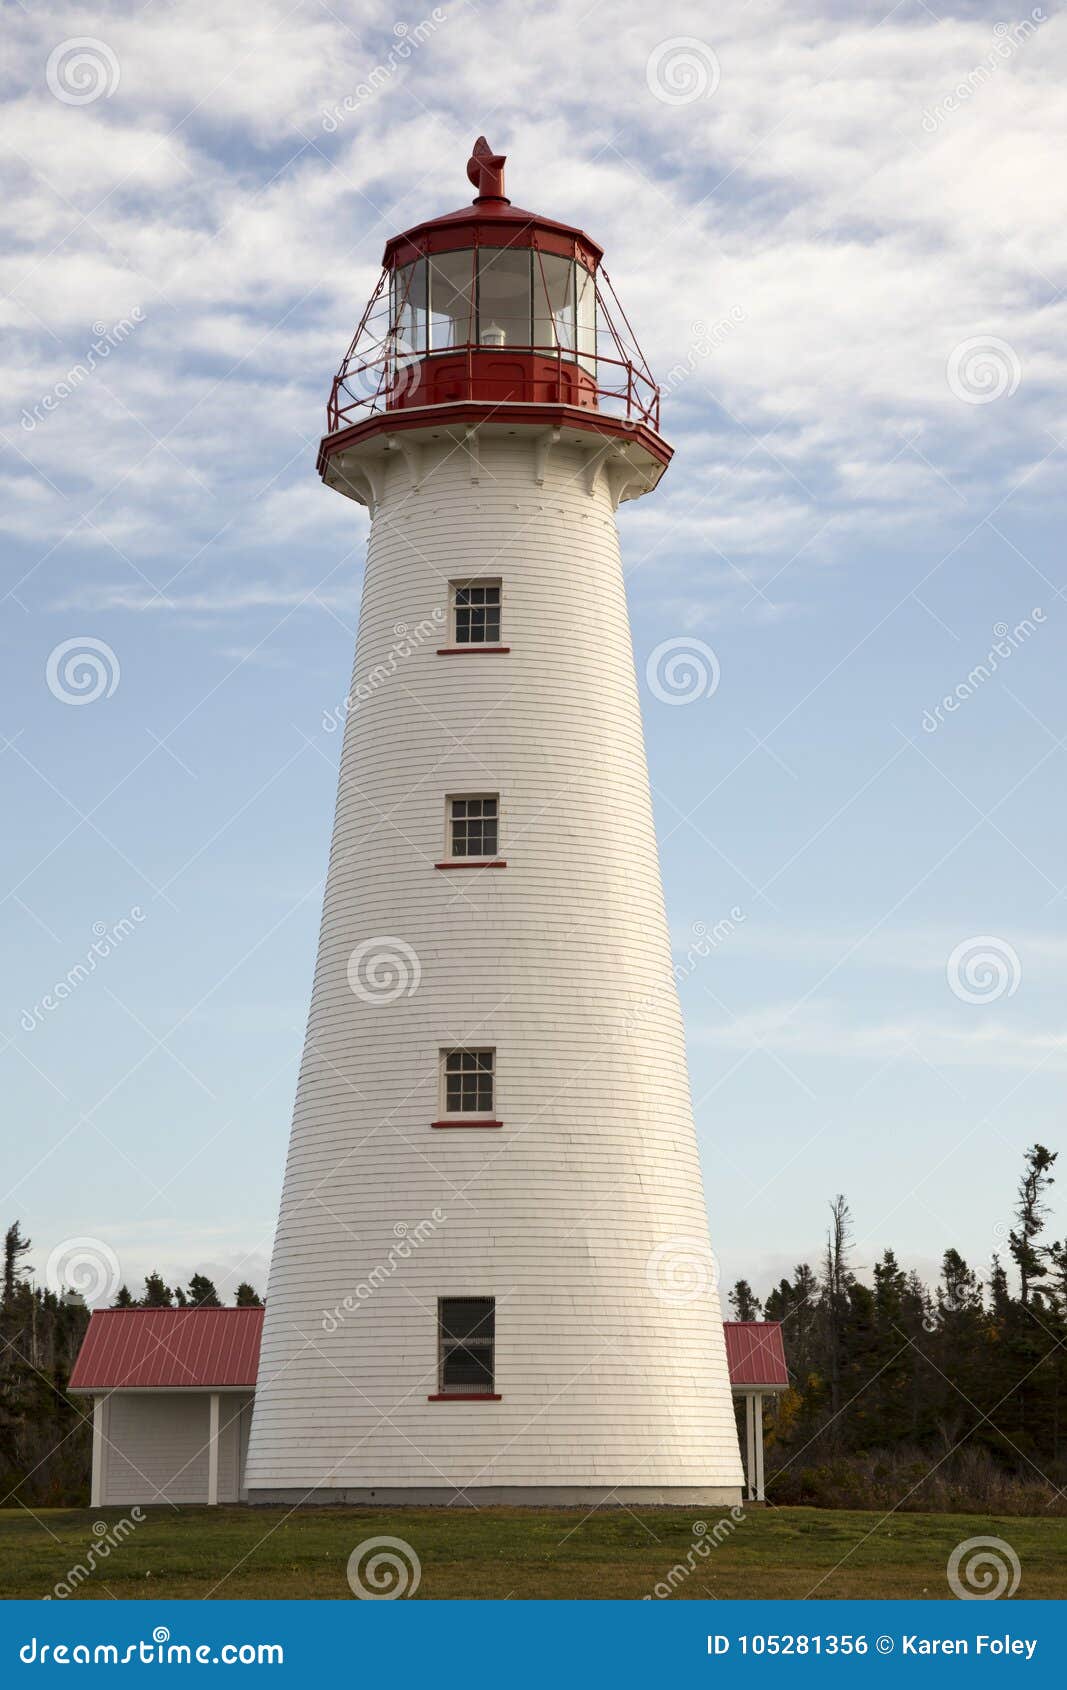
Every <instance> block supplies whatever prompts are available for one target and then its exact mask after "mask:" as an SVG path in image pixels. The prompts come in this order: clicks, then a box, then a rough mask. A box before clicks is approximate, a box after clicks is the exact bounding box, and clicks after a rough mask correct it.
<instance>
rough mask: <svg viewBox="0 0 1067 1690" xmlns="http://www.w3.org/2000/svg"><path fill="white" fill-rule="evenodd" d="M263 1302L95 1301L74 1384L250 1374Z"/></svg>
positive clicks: (105, 1386)
mask: <svg viewBox="0 0 1067 1690" xmlns="http://www.w3.org/2000/svg"><path fill="white" fill-rule="evenodd" d="M262 1332H263V1310H262V1309H97V1310H96V1312H95V1313H94V1314H93V1317H92V1319H91V1320H90V1322H89V1329H88V1331H87V1332H86V1334H85V1337H84V1339H83V1340H82V1347H81V1349H80V1350H79V1352H78V1359H77V1361H76V1362H75V1364H74V1371H73V1373H72V1374H71V1376H70V1384H71V1388H72V1389H73V1390H90V1391H97V1390H106V1391H114V1390H120V1389H122V1388H123V1387H124V1386H125V1387H126V1388H127V1389H131V1388H133V1387H138V1388H142V1389H143V1388H144V1387H146V1386H156V1387H162V1388H166V1389H168V1390H169V1389H172V1388H173V1387H176V1386H180V1385H200V1386H205V1385H214V1386H226V1385H247V1386H253V1385H254V1384H255V1382H256V1368H257V1366H258V1364H259V1340H260V1337H261V1335H262Z"/></svg>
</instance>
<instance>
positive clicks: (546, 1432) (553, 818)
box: [247, 429, 741, 1500]
mask: <svg viewBox="0 0 1067 1690" xmlns="http://www.w3.org/2000/svg"><path fill="white" fill-rule="evenodd" d="M596 444H597V441H596V437H595V436H590V446H591V447H593V446H595V445H596ZM399 460H400V454H399V453H397V454H394V461H395V464H396V467H395V468H390V470H389V472H388V478H387V480H386V482H385V486H384V489H383V493H382V497H381V499H380V502H379V503H378V506H377V508H376V511H375V515H374V520H373V524H372V528H371V535H370V542H369V550H368V559H367V570H366V578H365V584H364V591H363V602H362V608H361V613H360V623H359V635H358V641H357V648H356V661H355V670H354V681H353V689H352V693H351V695H350V697H351V698H352V699H353V700H355V705H354V708H353V709H352V710H351V711H350V713H349V714H348V718H347V722H346V726H345V734H344V744H343V751H342V757H341V769H340V780H339V789H338V800H337V813H336V821H335V827H334V834H333V843H332V848H331V853H330V865H329V877H328V881H327V887H326V894H325V903H324V910H323V918H322V928H321V935H320V941H319V951H318V961H317V966H316V970H315V979H314V987H313V994H312V1003H311V1012H310V1019H309V1026H308V1035H307V1044H306V1047H305V1052H304V1059H303V1065H302V1068H301V1073H300V1080H299V1086H298V1092H297V1099H296V1107H295V1114H294V1121H293V1129H292V1137H291V1142H290V1150H289V1158H288V1163H287V1167H286V1172H285V1183H284V1191H283V1196H282V1203H281V1214H280V1219H279V1223H278V1232H277V1238H276V1243H275V1249H274V1256H273V1262H272V1267H271V1274H270V1284H269V1292H268V1298H267V1308H266V1317H265V1326H264V1337H263V1346H262V1351H261V1357H260V1373H259V1383H258V1387H257V1395H256V1402H255V1410H254V1416H253V1426H252V1436H251V1444H250V1449H249V1456H248V1476H247V1483H248V1487H249V1491H250V1494H251V1495H252V1496H253V1497H254V1496H255V1495H256V1493H259V1494H260V1495H264V1494H269V1493H278V1492H284V1493H286V1494H297V1493H308V1492H314V1495H313V1496H312V1498H311V1499H312V1500H314V1499H316V1498H319V1499H322V1498H325V1497H327V1496H329V1495H330V1494H336V1493H338V1492H347V1493H352V1494H357V1495H359V1494H363V1493H365V1492H366V1491H367V1490H369V1489H375V1488H376V1489H378V1490H381V1489H383V1488H385V1489H396V1490H399V1491H411V1492H415V1491H419V1492H420V1493H421V1492H427V1491H433V1492H440V1493H442V1495H443V1496H447V1494H448V1492H449V1491H450V1490H452V1489H454V1488H455V1487H465V1488H467V1489H468V1490H469V1491H470V1492H471V1493H472V1494H473V1495H475V1496H476V1495H477V1493H478V1492H479V1491H483V1490H486V1491H497V1492H499V1491H508V1492H511V1491H514V1490H522V1491H523V1492H527V1491H528V1492H529V1493H530V1494H531V1497H533V1496H534V1495H535V1494H536V1493H537V1492H538V1491H541V1492H542V1493H544V1494H548V1493H551V1494H553V1495H556V1494H563V1493H566V1494H567V1495H573V1496H574V1498H575V1499H578V1498H579V1497H584V1496H585V1495H586V1493H587V1492H588V1491H589V1490H590V1488H592V1489H594V1490H595V1491H596V1492H598V1493H599V1494H601V1495H603V1493H605V1492H606V1491H608V1490H616V1492H617V1495H618V1497H619V1499H620V1500H621V1499H625V1498H627V1497H640V1496H646V1497H653V1496H655V1497H657V1498H658V1497H659V1496H660V1495H665V1496H668V1497H671V1496H673V1497H676V1498H677V1499H679V1500H681V1499H682V1497H683V1494H684V1495H685V1496H687V1497H688V1496H689V1495H692V1496H694V1497H699V1496H707V1497H708V1498H709V1499H711V1498H715V1497H721V1498H723V1499H725V1500H732V1499H733V1497H734V1496H735V1495H739V1494H740V1492H739V1486H740V1484H741V1466H740V1458H739V1454H738V1448H737V1437H736V1432H735V1424H734V1413H733V1405H732V1401H731V1396H730V1387H729V1382H728V1376H727V1367H726V1356H725V1347H724V1342H723V1334H722V1322H721V1315H720V1309H719V1301H718V1295H717V1291H716V1288H715V1284H714V1280H713V1277H712V1276H711V1272H710V1253H709V1252H710V1246H709V1243H708V1227H707V1218H706V1209H705V1202H704V1194H703V1191H702V1186H701V1176H700V1169H699V1163H698V1156H697V1145H696V1138H695V1133H694V1128H693V1119H692V1110H691V1104H690V1095H689V1082H688V1075H687V1069H686V1058H685V1045H684V1036H683V1028H682V1020H681V1014H680V1010H679V1005H678V999H677V993H676V989H675V984H674V979H673V976H672V971H671V954H670V946H669V941H668V932H667V924H666V919H665V914H664V905H663V895H662V887H661V882H660V872H659V863H658V856H657V849H656V840H655V834H654V830H653V822H652V808H651V801H650V796H649V784H648V773H647V769H646V763H645V752H644V741H643V734H642V726H641V716H640V708H639V700H638V692H637V686H636V681H635V675H634V663H633V652H632V646H631V638H630V629H629V620H628V614H627V606H626V596H625V590H624V584H623V576H622V568H621V563H620V557H619V546H618V536H617V532H616V527H615V517H614V510H613V506H612V499H611V494H610V491H609V487H608V484H607V482H606V480H604V479H601V480H600V481H599V482H598V483H597V485H596V486H595V489H594V491H592V492H590V491H588V490H587V488H588V479H587V476H586V474H585V470H586V465H587V461H588V460H587V457H586V454H585V453H584V452H583V451H582V450H581V449H579V448H578V447H577V446H571V447H568V446H564V445H561V446H559V447H557V448H556V449H555V450H553V451H552V452H551V454H550V455H549V459H548V465H547V469H546V470H545V475H544V484H543V486H538V485H537V484H536V481H535V445H534V437H533V435H532V434H531V433H529V432H527V433H525V434H524V432H523V431H522V430H521V429H518V430H517V431H516V432H515V434H514V436H513V437H506V436H498V437H497V438H495V439H494V438H492V437H490V438H487V439H485V440H484V441H483V443H482V446H481V451H480V466H479V478H478V480H477V481H473V480H472V471H471V464H470V461H469V459H468V457H467V455H466V453H465V452H463V451H459V450H456V449H455V448H454V447H449V448H446V447H444V446H439V447H436V448H431V447H426V448H424V450H423V459H422V466H421V472H422V473H421V483H420V486H419V489H418V491H412V489H411V486H410V482H409V475H408V471H407V468H406V466H405V464H404V463H403V462H401V461H399ZM478 574H482V575H485V576H487V577H499V578H500V579H501V580H502V582H503V628H502V635H501V638H502V642H503V643H504V644H506V645H508V646H509V647H510V654H509V655H507V656H497V657H490V656H477V657H472V656H466V655H464V656H461V657H442V656H438V655H437V648H438V647H439V646H446V645H448V644H449V643H450V640H449V637H448V629H447V624H446V623H445V622H444V621H443V620H441V621H439V623H438V624H437V625H436V631H434V627H435V625H434V623H433V621H432V619H433V617H434V614H435V612H437V614H438V616H439V617H443V616H444V614H445V612H446V611H447V604H448V582H449V580H450V579H453V580H455V579H466V578H468V577H471V576H477V575H478ZM426 628H429V629H430V632H429V634H428V635H426V634H425V633H422V634H420V630H425V629H426ZM398 629H401V630H402V632H401V633H399V634H398V631H397V630H398ZM398 652H399V654H398ZM493 792H497V793H499V795H500V803H501V824H500V849H499V855H500V857H502V858H504V859H506V861H507V865H508V866H507V868H506V869H501V870H489V869H486V870H481V871H479V870H466V871H463V870H457V871H454V872H441V871H437V870H435V868H434V866H433V865H434V863H435V862H437V861H439V860H441V859H442V858H444V857H445V856H446V854H447V853H446V851H445V831H444V827H445V799H446V796H447V795H449V794H464V793H470V794H478V793H493ZM375 937H381V938H382V939H383V940H384V941H388V940H389V939H392V938H396V939H399V940H402V941H403V944H404V945H405V946H409V947H411V950H412V951H413V952H414V954H415V955H416V956H417V958H418V964H419V968H420V970H421V980H420V983H419V985H418V989H417V990H415V991H414V992H412V993H411V995H401V996H399V997H398V998H397V999H396V1001H394V1002H391V1003H378V1002H366V1001H363V1000H361V998H360V997H359V996H357V995H356V994H355V993H354V992H353V991H352V989H351V987H350V985H349V982H348V978H347V967H348V963H349V958H350V955H351V953H352V951H353V949H354V948H355V947H356V946H358V945H359V944H360V943H361V942H363V941H365V940H367V939H370V938H375ZM390 948H391V947H390V945H389V944H388V943H387V942H385V943H383V944H382V946H381V949H382V951H383V952H388V951H389V950H390ZM394 948H395V947H394ZM402 965H403V963H402ZM464 1044H466V1045H472V1046H480V1045H485V1046H492V1047H495V1050H496V1065H497V1099H496V1111H495V1112H496V1114H497V1116H498V1118H499V1119H500V1120H501V1121H502V1122H503V1127H502V1128H501V1129H500V1130H488V1131H478V1130H447V1131H441V1130H437V1131H433V1130H431V1127H430V1123H431V1122H432V1121H434V1120H435V1119H436V1118H437V1117H438V1114H439V1104H438V1052H439V1051H440V1050H441V1049H442V1048H446V1047H449V1046H457V1045H464ZM711 1196H712V1201H713V1204H721V1203H722V1202H723V1201H724V1193H723V1192H722V1191H718V1190H716V1191H713V1192H712V1193H711ZM405 1246H406V1250H405V1248H404V1247H405ZM657 1252H659V1255H658V1256H657V1254H656V1253H657ZM694 1252H695V1253H696V1255H697V1256H698V1257H699V1258H700V1263H699V1264H698V1265H699V1267H700V1269H701V1271H702V1274H703V1278H702V1280H701V1284H702V1285H703V1286H704V1288H703V1290H702V1291H701V1292H700V1294H698V1295H696V1296H694V1297H693V1298H692V1299H691V1300H687V1301H681V1300H674V1301H671V1300H664V1298H663V1297H661V1296H659V1295H657V1294H656V1289H655V1282H656V1273H657V1267H656V1263H657V1261H660V1259H661V1258H663V1257H665V1258H666V1261H665V1264H663V1263H661V1268H660V1270H659V1271H660V1273H661V1276H662V1274H663V1273H666V1275H667V1276H668V1277H669V1275H670V1273H671V1271H672V1270H673V1268H674V1266H675V1265H676V1263H677V1261H678V1260H681V1261H683V1263H684V1261H685V1260H686V1259H687V1258H688V1257H690V1256H692V1255H693V1254H694ZM650 1280H651V1281H652V1283H651V1284H650ZM705 1282H706V1283H705ZM365 1293H366V1294H365ZM456 1294H469V1295H484V1296H495V1297H496V1299H497V1308H496V1390H497V1391H498V1392H499V1393H500V1395H501V1398H502V1401H500V1402H486V1403H477V1404H475V1403H468V1404H458V1403H455V1404H454V1403H434V1402H429V1401H428V1400H427V1398H428V1396H429V1395H430V1394H432V1393H433V1392H435V1391H436V1389H437V1383H436V1368H437V1332H436V1306H437V1299H438V1297H439V1296H442V1295H456ZM346 1298H348V1299H349V1304H350V1307H349V1308H348V1309H347V1310H346V1309H345V1307H344V1300H345V1299H346ZM338 1309H340V1318H338V1317H337V1316H336V1315H335V1314H334V1313H333V1311H335V1310H338Z"/></svg>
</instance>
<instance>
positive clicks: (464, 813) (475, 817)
mask: <svg viewBox="0 0 1067 1690" xmlns="http://www.w3.org/2000/svg"><path fill="white" fill-rule="evenodd" d="M499 840H500V798H499V795H498V794H497V793H495V792H494V793H483V794H476V795H474V796H472V797H469V798H449V800H448V836H447V844H446V847H445V848H446V850H447V852H448V855H449V857H450V859H451V860H452V861H453V862H467V861H470V860H474V861H477V862H487V861H489V860H490V859H492V858H494V857H495V856H496V854H497V848H498V845H499Z"/></svg>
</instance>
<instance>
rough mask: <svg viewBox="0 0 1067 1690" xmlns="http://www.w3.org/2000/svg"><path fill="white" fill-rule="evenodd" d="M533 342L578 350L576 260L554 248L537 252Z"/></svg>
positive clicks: (572, 351)
mask: <svg viewBox="0 0 1067 1690" xmlns="http://www.w3.org/2000/svg"><path fill="white" fill-rule="evenodd" d="M533 300H534V305H533V325H534V333H533V343H534V345H535V346H539V347H544V348H547V349H548V350H549V351H551V352H555V350H556V348H557V347H558V348H559V349H560V351H561V352H569V353H571V354H572V356H573V353H574V264H573V263H572V261H571V260H570V259H569V258H560V257H558V256H557V254H556V253H554V252H535V253H534V255H533Z"/></svg>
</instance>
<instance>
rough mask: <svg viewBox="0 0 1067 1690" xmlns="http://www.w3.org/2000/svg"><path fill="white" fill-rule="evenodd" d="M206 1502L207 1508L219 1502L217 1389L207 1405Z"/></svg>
mask: <svg viewBox="0 0 1067 1690" xmlns="http://www.w3.org/2000/svg"><path fill="white" fill-rule="evenodd" d="M207 1502H208V1507H209V1508H217V1507H218V1504H219V1393H218V1392H217V1391H212V1393H211V1398H210V1402H209V1406H208V1445H207Z"/></svg>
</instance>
